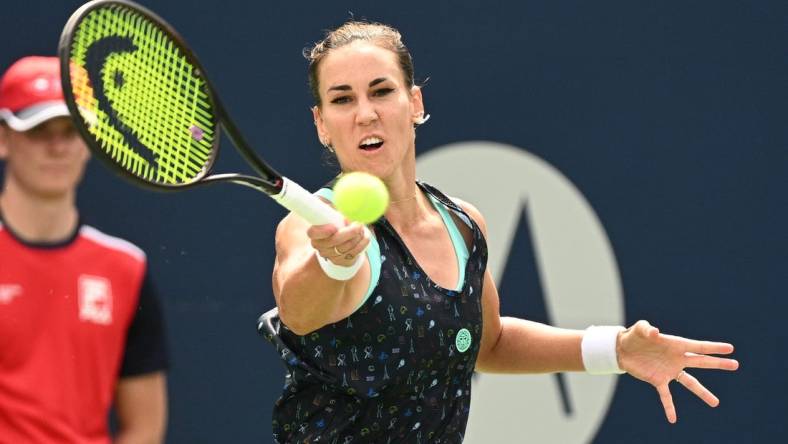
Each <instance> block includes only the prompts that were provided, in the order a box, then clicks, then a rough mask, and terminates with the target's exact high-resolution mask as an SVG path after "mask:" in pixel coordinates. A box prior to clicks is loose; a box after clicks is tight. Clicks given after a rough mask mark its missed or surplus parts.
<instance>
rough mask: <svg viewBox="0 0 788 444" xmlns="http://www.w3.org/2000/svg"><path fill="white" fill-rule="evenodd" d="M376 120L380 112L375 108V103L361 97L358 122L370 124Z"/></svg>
mask: <svg viewBox="0 0 788 444" xmlns="http://www.w3.org/2000/svg"><path fill="white" fill-rule="evenodd" d="M376 120H378V112H377V110H375V105H374V104H373V103H372V102H370V101H369V100H367V99H366V98H362V99H359V101H358V111H357V113H356V123H358V124H359V125H369V124H371V123H372V122H374V121H376Z"/></svg>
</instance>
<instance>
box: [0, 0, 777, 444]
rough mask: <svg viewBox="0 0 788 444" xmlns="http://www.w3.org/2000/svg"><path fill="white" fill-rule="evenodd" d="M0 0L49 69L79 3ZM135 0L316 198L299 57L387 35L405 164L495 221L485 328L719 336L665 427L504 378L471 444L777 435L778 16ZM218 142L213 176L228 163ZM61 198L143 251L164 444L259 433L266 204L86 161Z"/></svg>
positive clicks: (243, 438) (4, 23)
mask: <svg viewBox="0 0 788 444" xmlns="http://www.w3.org/2000/svg"><path fill="white" fill-rule="evenodd" d="M3 3H4V5H3V8H2V13H0V42H2V43H0V63H2V65H3V66H7V65H8V64H9V63H10V62H11V61H12V60H14V59H15V58H17V57H19V56H21V55H25V54H29V53H36V54H47V53H49V54H54V52H55V50H56V45H57V41H58V37H59V35H60V30H61V29H62V26H63V24H64V23H65V21H66V20H67V18H68V17H69V15H70V14H71V12H72V11H73V10H74V9H76V7H77V6H78V5H79V4H81V2H79V1H73V0H68V1H66V0H62V1H49V0H46V1H45V0H29V1H26V2H11V1H6V2H3ZM143 4H145V5H146V6H148V7H150V8H152V9H153V10H154V11H156V12H157V13H159V14H160V15H162V16H163V17H164V18H166V19H167V20H168V21H169V22H170V23H171V24H173V25H174V26H175V28H176V29H178V30H179V31H180V33H181V34H182V35H183V36H184V37H185V38H186V39H187V41H188V42H189V43H190V44H191V45H192V47H193V49H194V50H195V52H196V53H197V54H198V56H199V57H200V58H201V60H202V62H203V64H204V65H205V68H206V69H207V71H208V73H209V76H210V78H211V79H212V81H213V82H214V84H215V86H216V88H217V90H218V92H219V94H220V96H221V97H222V99H223V100H224V102H225V105H226V106H227V108H228V109H229V111H230V113H231V115H233V116H234V118H235V119H236V121H237V124H238V126H239V127H240V128H241V130H242V131H243V133H244V134H245V136H246V137H247V139H248V140H249V141H250V142H251V143H252V144H253V145H254V146H255V147H256V149H257V150H258V151H260V152H261V153H263V155H264V156H265V157H266V158H267V159H269V160H270V162H271V163H272V164H273V165H274V166H277V167H278V168H279V169H280V170H282V171H284V172H285V173H286V174H288V175H289V176H291V177H292V178H294V179H296V180H297V181H299V182H301V183H302V184H303V185H305V186H306V187H307V188H311V189H315V188H317V187H319V186H320V185H321V184H322V183H324V182H326V181H327V180H329V179H330V178H331V169H330V168H328V167H326V166H325V165H323V162H322V160H321V154H320V153H321V149H322V148H321V147H320V145H319V144H318V141H317V138H316V136H315V132H314V127H313V124H312V120H311V115H310V111H309V107H310V106H311V104H312V102H311V98H310V95H309V93H308V90H307V86H306V61H305V60H304V59H303V57H302V56H301V49H302V48H303V47H305V46H308V45H309V44H311V43H312V42H314V41H316V40H318V39H319V38H320V37H321V36H322V30H324V29H326V28H329V27H334V26H337V25H338V24H340V23H342V22H343V21H344V20H345V19H348V18H349V17H351V16H352V17H356V18H366V19H370V20H376V21H383V22H386V23H390V24H392V25H394V26H395V27H397V28H399V29H400V30H401V31H402V33H403V35H404V38H405V42H406V44H407V45H408V46H409V47H410V49H411V51H412V53H413V56H414V60H415V66H416V75H417V79H418V80H420V81H421V82H425V87H424V99H425V103H426V108H427V110H428V112H429V113H430V114H431V115H432V119H431V120H430V121H429V123H427V124H426V125H425V126H423V127H422V128H420V129H419V130H418V137H417V150H418V153H419V156H420V158H419V168H420V174H421V173H422V172H424V174H423V176H428V177H423V178H424V179H425V180H431V181H434V182H435V183H436V184H439V185H442V186H443V187H444V188H445V191H446V192H447V193H448V194H450V195H456V196H460V197H466V198H469V200H471V201H472V202H473V203H476V204H478V205H479V207H480V208H481V209H482V210H483V212H485V213H489V214H490V215H488V218H489V219H491V220H493V222H492V223H493V224H494V225H495V226H501V227H504V228H502V229H501V230H499V231H498V232H494V233H491V237H493V236H496V239H497V241H496V242H495V245H498V246H500V249H499V251H498V252H497V255H498V259H496V263H495V264H494V265H495V269H494V272H495V273H496V280H497V281H498V283H499V286H500V290H501V299H502V312H503V313H504V314H508V315H517V316H525V317H529V318H532V319H537V320H541V321H546V322H551V323H554V324H556V325H563V326H570V327H578V328H582V327H584V326H585V325H588V324H591V323H600V322H603V321H618V322H626V324H631V323H633V322H634V321H636V320H638V319H643V318H645V319H648V320H650V321H651V322H652V323H653V324H655V325H657V326H659V327H660V328H661V329H662V330H663V331H666V332H671V333H676V334H680V335H685V336H689V337H697V338H707V339H715V340H726V341H730V342H733V343H734V344H735V345H736V347H737V351H736V353H735V356H736V358H738V359H739V360H740V361H741V369H740V370H739V371H738V373H736V374H729V373H722V372H709V371H702V370H696V371H694V372H693V374H695V375H696V376H698V377H700V378H701V380H702V382H704V383H705V385H706V386H707V387H708V388H710V389H711V390H712V391H714V392H715V393H716V394H717V395H718V396H719V397H720V399H721V401H722V402H721V405H720V406H719V408H717V409H710V408H707V407H706V406H705V405H704V404H703V403H702V402H701V401H700V400H698V399H697V398H695V397H694V396H692V395H690V394H689V393H688V392H687V391H686V390H683V389H680V388H676V387H675V385H674V387H673V393H674V399H675V403H676V406H677V409H678V415H679V421H678V423H677V424H676V425H669V424H668V423H667V422H666V421H665V419H664V415H663V413H662V409H661V405H660V403H659V400H658V397H657V395H656V392H655V391H654V390H653V389H652V388H651V387H650V386H648V385H647V384H644V383H641V382H639V381H636V380H635V379H633V378H631V377H629V376H622V377H618V378H615V377H602V378H600V379H596V380H595V379H590V381H591V382H590V383H589V382H588V381H589V379H587V378H592V377H590V376H588V377H587V376H585V375H562V376H560V377H559V376H527V377H524V378H519V377H513V378H511V379H508V380H506V382H505V384H508V387H510V388H511V390H509V391H510V392H511V393H509V394H507V393H503V392H502V393H500V394H498V393H495V392H494V391H491V392H489V393H485V394H482V389H483V388H484V387H477V389H475V390H476V391H475V392H474V399H481V398H482V397H483V399H484V400H485V401H484V405H477V404H474V406H473V407H472V409H473V413H472V417H473V415H477V417H478V420H476V421H475V422H474V420H473V419H472V424H471V426H472V428H473V429H472V430H469V435H468V441H469V442H473V443H487V442H507V443H552V442H557V443H568V444H573V443H585V442H594V443H625V442H643V443H664V442H676V443H699V442H715V443H718V442H724V443H755V442H757V443H769V442H777V441H780V440H782V439H784V436H785V432H786V431H788V430H787V429H788V426H786V420H785V418H786V408H787V407H788V404H787V403H786V400H785V399H786V394H788V376H786V371H785V369H786V364H785V354H786V351H787V349H788V347H786V345H785V344H786V337H787V336H788V335H786V333H785V327H784V323H783V319H784V315H785V313H786V312H788V301H787V300H786V297H785V295H786V284H787V282H786V274H788V255H787V254H786V252H787V251H788V236H787V235H786V222H788V198H786V191H787V190H786V185H788V181H787V180H786V175H787V174H788V130H787V128H788V125H786V124H787V123H788V108H787V107H788V50H786V48H788V3H787V2H785V1H782V0H762V1H752V2H742V1H695V2H686V1H677V0H667V1H662V2H645V1H635V2H633V1H613V0H601V1H595V2H588V1H576V0H565V1H531V0H526V1H520V2H513V1H512V2H496V1H490V0H488V1H484V2H463V1H454V2H438V1H434V2H425V1H419V2H416V1H410V0H402V1H397V2H369V1H344V0H343V1H328V2H306V1H297V0H294V1H289V2H272V1H255V2H252V1H248V2H244V1H239V0H225V1H222V2H206V1H196V2H195V1H182V0H167V1H147V2H144V3H143ZM225 147H226V148H227V149H226V150H224V151H223V153H222V156H220V157H221V160H220V162H219V165H218V168H219V169H222V170H226V171H235V170H238V169H242V168H245V166H244V164H243V162H242V161H240V160H239V159H238V158H237V157H236V155H235V153H234V152H233V150H232V149H231V148H230V145H229V144H228V143H226V142H225ZM518 165H521V166H522V168H520V169H518V167H517V166H518ZM457 176H459V177H460V179H461V180H457ZM452 184H454V185H452ZM498 187H500V189H495V188H498ZM479 190H482V191H484V192H482V193H480V192H479ZM469 196H481V200H482V201H481V202H479V201H477V200H474V199H476V197H474V199H470V197H469ZM80 204H81V207H82V214H83V218H84V219H85V220H86V221H87V222H89V223H91V224H93V225H96V226H98V227H99V228H102V229H104V230H106V231H108V232H111V233H115V234H118V235H121V236H124V237H126V238H128V239H130V240H132V241H134V242H135V243H137V244H138V245H140V246H141V247H143V248H144V249H145V250H146V251H147V252H148V255H149V258H150V263H151V266H152V269H153V270H154V272H155V274H156V277H157V283H158V287H159V289H160V293H161V296H162V299H163V301H164V306H165V309H166V317H167V322H168V332H169V338H170V348H171V350H172V368H171V371H170V376H169V387H170V401H171V402H170V409H171V410H170V411H171V414H170V421H169V430H168V439H167V442H169V443H252V442H258V443H263V442H270V441H271V427H270V418H271V410H272V404H273V402H274V400H275V399H276V397H277V396H278V393H279V391H280V389H281V386H282V384H283V367H282V366H281V364H280V363H279V362H278V360H277V356H276V354H275V353H274V351H273V349H272V348H271V347H270V346H269V345H268V344H267V343H265V342H264V341H263V340H262V338H260V337H259V336H258V335H257V334H256V331H255V321H256V318H257V316H258V315H259V314H260V313H261V312H263V311H265V310H267V309H269V308H270V307H272V306H273V304H274V301H273V296H272V292H271V280H270V275H271V269H272V264H273V258H274V249H273V237H274V231H275V226H276V222H277V221H278V220H279V219H280V218H281V217H283V216H284V214H285V213H284V210H283V209H281V208H280V207H278V206H276V205H275V204H274V203H273V202H272V201H270V200H268V198H267V197H265V196H262V195H260V194H257V193H255V192H254V191H251V190H247V189H245V188H240V187H234V186H231V185H224V186H217V187H206V188H201V189H194V190H191V191H188V192H183V193H178V194H157V193H152V192H147V191H142V190H140V189H137V188H134V187H132V186H131V185H129V184H127V183H126V182H123V181H120V180H118V179H117V178H116V177H114V176H112V174H111V173H109V172H108V171H107V170H105V169H104V168H103V167H102V166H101V165H100V164H99V163H98V162H96V161H94V162H92V163H91V166H90V168H89V171H88V173H87V177H86V179H85V182H84V184H83V186H82V188H81V195H80ZM512 208H514V210H512ZM556 208H557V209H556ZM573 215H574V216H573ZM506 227H508V228H506ZM507 230H508V231H507ZM553 253H555V254H553ZM562 264H563V265H562ZM575 277H576V278H575ZM600 282H601V283H600ZM605 289H609V291H604V290H605ZM600 307H601V310H600ZM480 380H481V381H482V382H484V381H485V379H484V376H482V378H481V379H480ZM499 382H500V381H499ZM523 387H525V388H526V389H525V390H522V388H523ZM599 387H602V388H599ZM477 396H478V397H477ZM497 397H499V398H497ZM500 406H507V407H506V408H505V411H499V410H496V409H497V408H498V409H500ZM495 417H505V418H509V419H507V420H506V421H503V422H501V421H498V422H496V419H495ZM580 423H582V426H581V425H578V424H580ZM545 425H547V426H546V427H545ZM485 427H487V428H485ZM498 436H505V437H506V438H498Z"/></svg>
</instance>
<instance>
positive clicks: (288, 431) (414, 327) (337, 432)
mask: <svg viewBox="0 0 788 444" xmlns="http://www.w3.org/2000/svg"><path fill="white" fill-rule="evenodd" d="M418 185H419V187H420V188H421V189H422V190H423V191H424V192H425V193H427V194H429V195H432V196H434V197H435V198H436V199H437V200H438V201H439V202H440V203H442V204H443V205H445V206H446V207H447V208H448V209H449V210H450V211H451V212H452V213H453V214H454V215H455V216H456V218H457V219H459V220H460V221H461V222H462V223H464V224H466V225H467V226H468V227H469V228H470V230H471V232H472V245H470V246H469V250H468V251H469V254H470V256H469V258H468V262H467V264H466V269H465V282H464V284H463V285H462V289H461V290H460V291H454V290H449V289H446V288H443V287H441V286H439V285H438V284H436V283H435V282H433V281H432V280H431V279H430V277H429V276H427V274H426V273H425V272H424V271H423V270H422V269H421V267H420V266H419V264H418V263H417V262H416V260H415V259H414V257H413V255H412V254H411V253H410V251H409V250H408V248H407V246H406V245H405V244H404V242H403V241H402V239H401V238H400V237H399V235H398V234H397V232H396V231H395V230H394V229H393V227H392V226H391V225H390V224H389V223H388V221H387V220H386V219H385V217H384V218H381V219H380V220H379V221H378V222H376V223H374V224H373V225H371V226H370V228H371V229H372V230H374V233H375V237H376V239H377V241H378V243H379V245H380V255H381V257H380V260H381V270H380V278H379V280H378V284H377V285H376V286H375V287H374V289H373V291H372V293H371V295H370V297H369V298H367V299H366V301H365V302H364V303H363V304H362V305H361V306H360V307H359V308H358V309H357V310H356V311H355V312H354V313H352V314H351V315H350V316H348V317H347V318H345V319H343V320H341V321H339V322H336V323H332V324H328V325H325V326H323V327H321V328H319V329H317V330H315V331H314V332H312V333H309V334H307V335H304V336H299V335H296V334H295V333H293V332H292V331H290V330H289V329H288V328H287V326H286V325H284V323H282V322H281V320H280V319H279V318H278V316H277V314H276V309H274V310H272V311H271V312H269V313H266V314H265V315H263V316H262V317H261V319H260V322H259V324H258V329H259V330H260V332H261V333H262V334H263V335H264V336H265V337H266V339H268V340H269V341H270V342H272V343H273V344H274V345H275V346H276V348H277V351H278V352H279V355H280V356H281V358H282V360H283V362H284V364H285V367H286V371H287V372H286V376H285V386H284V389H283V393H282V396H281V397H280V398H279V399H278V400H277V401H276V404H275V407H274V415H273V416H274V417H273V429H274V439H275V441H276V442H277V443H315V442H324V443H331V444H334V443H336V444H349V443H354V444H355V443H416V444H421V443H424V444H426V443H435V444H441V443H444V444H445V443H459V442H462V439H463V434H464V432H465V426H466V423H467V420H468V412H469V410H470V400H471V378H472V376H473V369H474V366H475V363H476V358H477V355H478V352H479V343H480V340H481V335H482V308H481V307H482V305H481V294H482V282H483V277H484V271H485V268H486V264H487V246H486V242H485V239H484V237H483V235H482V232H481V230H480V229H479V227H478V226H477V225H476V223H475V222H474V221H473V219H472V218H471V217H469V216H468V215H467V214H466V213H465V212H464V211H463V210H462V209H461V208H460V207H459V206H458V205H456V204H455V203H454V202H453V201H452V200H451V199H449V198H447V197H446V196H444V195H443V194H442V193H441V192H440V191H438V190H437V189H435V188H433V187H431V186H429V185H427V184H424V183H421V182H419V183H418Z"/></svg>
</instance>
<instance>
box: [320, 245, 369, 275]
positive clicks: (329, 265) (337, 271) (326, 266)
mask: <svg viewBox="0 0 788 444" xmlns="http://www.w3.org/2000/svg"><path fill="white" fill-rule="evenodd" d="M315 255H316V256H317V263H318V264H320V268H322V269H323V272H324V273H326V275H327V276H328V277H330V278H331V279H334V280H337V281H346V280H348V279H350V278H352V277H353V276H355V275H356V273H358V270H359V269H361V265H362V264H363V263H364V253H363V252H362V253H361V254H359V255H358V256H356V261H355V262H353V265H350V266H349V267H345V266H343V265H337V264H335V263H333V262H331V261H330V260H328V259H326V258H324V257H323V256H321V255H320V253H319V252H318V251H317V250H315Z"/></svg>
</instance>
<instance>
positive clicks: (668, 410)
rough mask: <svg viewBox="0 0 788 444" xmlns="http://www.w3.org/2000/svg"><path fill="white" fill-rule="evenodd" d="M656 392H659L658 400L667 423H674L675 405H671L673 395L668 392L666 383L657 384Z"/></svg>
mask: <svg viewBox="0 0 788 444" xmlns="http://www.w3.org/2000/svg"><path fill="white" fill-rule="evenodd" d="M682 379H683V377H682ZM657 393H659V400H660V401H661V402H662V408H663V409H664V410H665V417H666V418H667V419H668V422H669V423H671V424H675V423H676V407H675V406H674V405H673V396H672V395H671V394H670V388H668V384H662V385H660V386H657Z"/></svg>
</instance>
